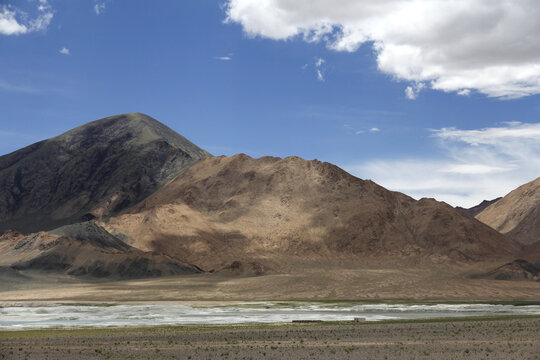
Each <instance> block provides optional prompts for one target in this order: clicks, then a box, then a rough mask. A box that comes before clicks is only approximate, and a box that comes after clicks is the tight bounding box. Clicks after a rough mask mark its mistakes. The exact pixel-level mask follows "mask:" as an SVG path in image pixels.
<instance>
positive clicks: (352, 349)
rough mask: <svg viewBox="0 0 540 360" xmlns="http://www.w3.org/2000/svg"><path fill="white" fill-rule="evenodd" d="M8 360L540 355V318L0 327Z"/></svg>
mask: <svg viewBox="0 0 540 360" xmlns="http://www.w3.org/2000/svg"><path fill="white" fill-rule="evenodd" d="M0 358H2V359H36V360H37V359H74V358H76V359H80V360H85V359H107V358H110V359H155V360H158V359H193V360H198V359H231V360H232V359H422V358H424V359H520V360H521V359H530V360H532V359H540V317H506V318H505V317H496V318H476V319H475V318H462V319H453V320H450V319H445V320H431V321H425V320H424V321H422V320H416V321H394V322H385V323H350V322H341V323H318V324H275V325H244V326H178V327H146V328H114V329H82V330H38V331H11V332H0Z"/></svg>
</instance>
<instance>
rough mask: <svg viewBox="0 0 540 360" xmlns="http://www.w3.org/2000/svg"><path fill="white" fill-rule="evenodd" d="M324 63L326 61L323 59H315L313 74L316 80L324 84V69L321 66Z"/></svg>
mask: <svg viewBox="0 0 540 360" xmlns="http://www.w3.org/2000/svg"><path fill="white" fill-rule="evenodd" d="M324 63H326V60H324V59H323V58H315V64H314V65H315V72H316V73H317V80H319V81H323V82H324V80H325V79H324V68H323V65H324Z"/></svg>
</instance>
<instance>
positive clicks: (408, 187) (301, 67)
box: [0, 0, 540, 206]
mask: <svg viewBox="0 0 540 360" xmlns="http://www.w3.org/2000/svg"><path fill="white" fill-rule="evenodd" d="M340 2H341V4H340V5H341V6H340V7H339V9H341V10H339V11H338V10H336V4H335V1H330V0H313V1H311V2H309V1H307V0H297V1H292V0H290V1H286V0H281V1H277V0H259V1H254V0H230V1H224V0H183V1H172V0H168V1H159V2H150V1H140V0H130V1H129V2H128V1H120V0H107V1H95V0H81V1H61V0H47V1H46V0H7V1H6V0H1V1H0V109H1V111H2V113H1V116H0V119H1V120H0V154H6V153H9V152H11V151H14V150H16V149H18V148H21V147H23V146H26V145H29V144H31V143H33V142H36V141H39V140H41V139H45V138H48V137H52V136H55V135H57V134H60V133H62V132H64V131H67V130H69V129H71V128H73V127H75V126H78V125H80V124H83V123H85V122H88V121H91V120H95V119H99V118H102V117H106V116H110V115H114V114H119V113H125V112H143V113H146V114H148V115H150V116H152V117H154V118H156V119H158V120H159V121H161V122H163V123H165V124H166V125H168V126H169V127H171V128H172V129H174V130H176V131H177V132H179V133H181V134H182V135H184V136H186V137H187V138H188V139H190V140H191V141H193V142H194V143H196V144H197V145H199V146H201V147H203V148H205V149H207V150H208V151H210V152H212V153H213V154H215V155H221V154H225V155H232V154H236V153H241V152H242V153H247V154H249V155H251V156H254V157H260V156H264V155H273V156H280V157H285V156H289V155H297V156H301V157H303V158H306V159H313V158H317V159H319V160H323V161H329V162H332V163H335V164H337V165H339V166H341V167H343V168H344V169H346V170H347V171H349V172H351V173H353V174H354V175H356V176H358V177H361V178H369V179H373V180H374V181H376V182H378V183H379V184H381V185H383V186H385V187H387V188H389V189H392V190H398V191H403V192H405V193H407V194H409V195H411V196H414V197H416V198H420V197H423V196H426V197H435V198H437V199H439V200H444V201H447V202H449V203H450V204H452V205H464V206H472V205H474V204H475V203H477V202H479V201H481V200H482V199H485V198H494V197H496V196H500V195H504V194H506V193H507V192H508V191H510V190H512V189H513V188H515V187H516V186H518V185H521V184H522V183H524V182H527V181H530V180H533V179H534V178H536V177H538V176H540V145H539V144H540V121H539V115H540V95H538V94H539V93H540V45H539V44H540V39H539V36H540V24H539V23H540V20H538V19H540V16H538V17H536V15H538V14H540V7H539V6H538V5H536V4H535V3H534V2H532V3H527V2H524V4H525V5H515V8H507V6H508V4H507V3H506V2H503V1H500V2H499V1H493V2H491V3H490V4H491V5H490V8H489V10H486V8H485V6H484V5H485V2H483V1H481V0H472V1H461V2H460V1H457V2H454V6H455V9H454V8H452V9H447V8H445V6H447V5H444V2H440V1H432V2H427V4H428V5H425V6H424V7H422V6H420V5H421V4H422V3H425V1H416V2H410V1H405V0H391V1H390V0H388V1H386V0H385V1H379V2H373V4H378V5H377V6H374V7H370V8H369V9H368V8H365V9H364V8H361V6H360V7H359V5H358V4H359V3H358V2H354V1H352V0H341V1H340ZM363 3H369V2H363ZM387 3H388V4H387ZM413 3H414V5H413ZM418 4H420V5H418ZM436 6H439V7H438V8H437V7H436ZM460 6H461V7H460ZM520 6H521V7H523V6H529V7H530V8H529V9H527V8H520ZM396 9H398V10H399V11H398V10H396ZM495 10H499V11H495ZM525 10H526V11H525ZM433 14H437V16H433ZM422 17H428V18H429V21H423V20H424V19H423V18H422ZM379 19H385V20H386V22H384V21H383V22H381V21H382V20H379ZM392 19H398V20H399V21H390V20H392ZM402 20H403V23H401V22H400V21H402ZM405 20H407V21H405ZM389 23H391V24H392V26H393V28H388V25H385V24H389ZM420 23H421V24H423V25H422V26H421V27H419V26H418V25H417V24H420ZM485 24H491V25H490V26H491V27H489V28H485V26H487V25H485ZM523 24H526V25H523ZM501 27H502V29H503V30H508V31H505V32H500V28H501ZM448 29H455V30H452V31H448ZM443 30H444V31H443ZM426 34H428V35H429V36H427V35H426ZM525 35H527V36H525ZM516 39H522V41H520V42H519V44H520V45H519V46H518V45H515V44H516V43H517V41H516ZM523 39H526V40H523ZM527 41H530V43H527ZM476 42H478V43H476ZM480 43H481V44H482V46H479V45H478V44H480ZM505 44H508V48H507V49H505V48H504V45H505ZM459 49H462V51H458V50H459ZM509 54H510V55H509Z"/></svg>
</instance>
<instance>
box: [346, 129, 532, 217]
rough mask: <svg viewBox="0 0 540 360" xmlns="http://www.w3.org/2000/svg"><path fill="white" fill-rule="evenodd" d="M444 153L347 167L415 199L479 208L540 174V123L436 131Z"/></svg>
mask: <svg viewBox="0 0 540 360" xmlns="http://www.w3.org/2000/svg"><path fill="white" fill-rule="evenodd" d="M431 136H432V138H433V140H434V141H435V144H437V145H438V146H439V149H440V150H441V152H442V155H440V156H438V157H433V156H429V155H427V156H426V157H425V158H401V159H379V160H372V161H367V162H362V163H360V164H352V165H348V166H347V165H345V166H344V168H346V169H347V170H348V171H350V172H352V173H353V174H355V175H357V176H359V177H361V178H369V179H372V180H374V181H375V182H377V183H379V184H381V185H382V186H385V187H387V188H389V189H391V190H396V191H401V192H404V193H406V194H408V195H411V196H413V197H415V198H421V197H435V198H437V199H438V200H443V201H446V202H448V203H450V204H452V205H460V206H473V205H476V204H477V203H479V202H481V201H482V200H485V199H493V198H496V197H498V196H502V195H505V194H507V193H508V192H510V191H511V190H513V189H514V188H516V187H518V186H520V185H522V184H524V183H526V182H528V181H531V180H533V179H535V178H537V177H538V176H540V123H529V124H525V123H516V122H513V123H509V124H506V125H505V126H501V127H492V128H484V129H473V130H460V129H455V128H443V129H439V130H431Z"/></svg>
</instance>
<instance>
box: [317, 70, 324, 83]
mask: <svg viewBox="0 0 540 360" xmlns="http://www.w3.org/2000/svg"><path fill="white" fill-rule="evenodd" d="M317 80H319V81H324V75H323V73H322V72H321V70H320V69H317Z"/></svg>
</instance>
